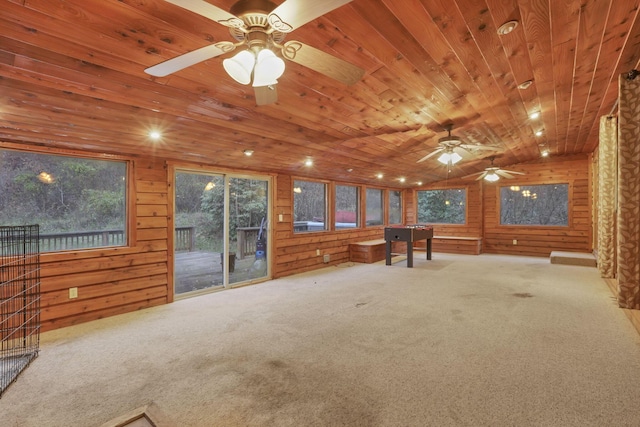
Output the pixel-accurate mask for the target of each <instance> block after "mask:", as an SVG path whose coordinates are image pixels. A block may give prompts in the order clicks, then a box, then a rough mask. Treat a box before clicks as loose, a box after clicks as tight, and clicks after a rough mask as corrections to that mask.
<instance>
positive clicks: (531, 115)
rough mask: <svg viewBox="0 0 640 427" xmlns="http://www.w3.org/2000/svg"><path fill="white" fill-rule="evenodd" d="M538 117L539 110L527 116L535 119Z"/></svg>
mask: <svg viewBox="0 0 640 427" xmlns="http://www.w3.org/2000/svg"><path fill="white" fill-rule="evenodd" d="M538 117H540V112H539V111H534V112H533V113H531V114H529V118H530V119H533V120H535V119H537V118H538Z"/></svg>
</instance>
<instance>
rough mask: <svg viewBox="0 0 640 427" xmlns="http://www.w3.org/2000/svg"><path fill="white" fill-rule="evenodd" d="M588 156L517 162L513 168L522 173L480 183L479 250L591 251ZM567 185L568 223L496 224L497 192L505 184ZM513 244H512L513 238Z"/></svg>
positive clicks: (538, 253) (528, 252) (545, 253)
mask: <svg viewBox="0 0 640 427" xmlns="http://www.w3.org/2000/svg"><path fill="white" fill-rule="evenodd" d="M589 167H590V160H589V157H588V155H586V154H585V155H574V156H567V157H560V158H550V159H548V160H541V161H537V162H532V163H521V164H518V165H517V167H514V168H513V169H514V170H517V171H520V172H524V173H525V175H522V176H517V177H516V178H515V179H512V180H509V181H506V180H500V181H497V182H496V183H493V184H491V183H486V184H483V186H484V189H483V192H484V196H483V205H484V234H483V252H485V253H495V254H509V255H531V256H549V255H550V254H551V252H552V251H568V252H591V251H592V250H593V248H592V216H591V209H592V201H591V197H592V192H591V178H590V173H589ZM505 182H507V183H508V185H521V186H522V185H537V184H553V183H568V184H569V226H568V227H543V226H503V225H500V210H499V209H500V207H499V198H500V195H499V192H500V187H501V186H504V185H505ZM514 239H515V240H517V244H516V245H514V244H513V240H514Z"/></svg>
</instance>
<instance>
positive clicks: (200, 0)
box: [165, 0, 245, 28]
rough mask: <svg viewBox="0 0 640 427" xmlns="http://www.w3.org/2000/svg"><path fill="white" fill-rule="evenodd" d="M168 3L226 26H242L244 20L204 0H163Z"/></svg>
mask: <svg viewBox="0 0 640 427" xmlns="http://www.w3.org/2000/svg"><path fill="white" fill-rule="evenodd" d="M165 1H167V2H168V3H171V4H175V5H176V6H180V7H181V8H183V9H187V10H190V11H191V12H193V13H197V14H198V15H202V16H204V17H205V18H209V19H211V20H212V21H215V22H217V23H218V24H222V25H224V26H226V27H236V28H243V27H244V26H245V25H244V21H242V19H240V18H238V17H237V16H235V15H232V14H231V13H229V12H227V11H225V10H222V9H220V8H219V7H216V6H214V5H212V4H211V3H207V2H206V1H204V0H165Z"/></svg>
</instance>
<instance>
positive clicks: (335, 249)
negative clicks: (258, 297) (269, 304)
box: [272, 175, 406, 278]
mask: <svg viewBox="0 0 640 427" xmlns="http://www.w3.org/2000/svg"><path fill="white" fill-rule="evenodd" d="M293 179H294V178H293V177H291V176H288V175H279V176H278V177H277V178H276V180H275V187H276V189H275V194H276V200H275V204H274V215H273V218H274V224H275V226H274V233H275V235H274V248H273V250H274V253H275V257H273V259H272V263H273V264H272V272H273V277H274V278H277V277H283V276H288V275H291V274H296V273H302V272H305V271H310V270H315V269H318V268H323V267H327V266H329V265H336V264H339V263H342V262H347V261H349V243H353V242H360V241H363V240H372V239H382V238H384V226H375V227H366V228H357V229H347V230H337V231H328V232H319V233H313V232H312V233H294V232H293V191H292V189H293V185H292V184H293V183H292V180H293ZM361 189H362V190H361V191H360V193H361V207H362V209H361V212H363V211H364V210H365V209H364V206H365V204H364V197H363V194H364V193H365V191H364V187H361ZM385 194H386V192H385ZM329 197H331V196H329ZM403 198H404V196H403ZM386 206H388V197H385V211H386ZM404 210H405V211H406V208H405V209H404ZM279 215H282V216H283V221H278V216H279ZM403 217H405V214H404V213H403ZM327 221H329V224H331V223H332V222H333V213H332V212H329V216H328V218H327ZM362 221H363V220H362ZM318 249H319V250H320V255H317V250H318ZM325 254H328V255H329V256H330V258H331V261H330V262H329V263H327V264H325V263H324V260H323V255H325Z"/></svg>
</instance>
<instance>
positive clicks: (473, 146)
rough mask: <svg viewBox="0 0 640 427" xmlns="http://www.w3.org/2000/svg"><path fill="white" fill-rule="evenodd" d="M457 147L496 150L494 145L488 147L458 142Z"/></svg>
mask: <svg viewBox="0 0 640 427" xmlns="http://www.w3.org/2000/svg"><path fill="white" fill-rule="evenodd" d="M459 147H462V148H464V149H465V150H493V151H496V148H495V147H488V146H486V145H473V144H460V145H459Z"/></svg>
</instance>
